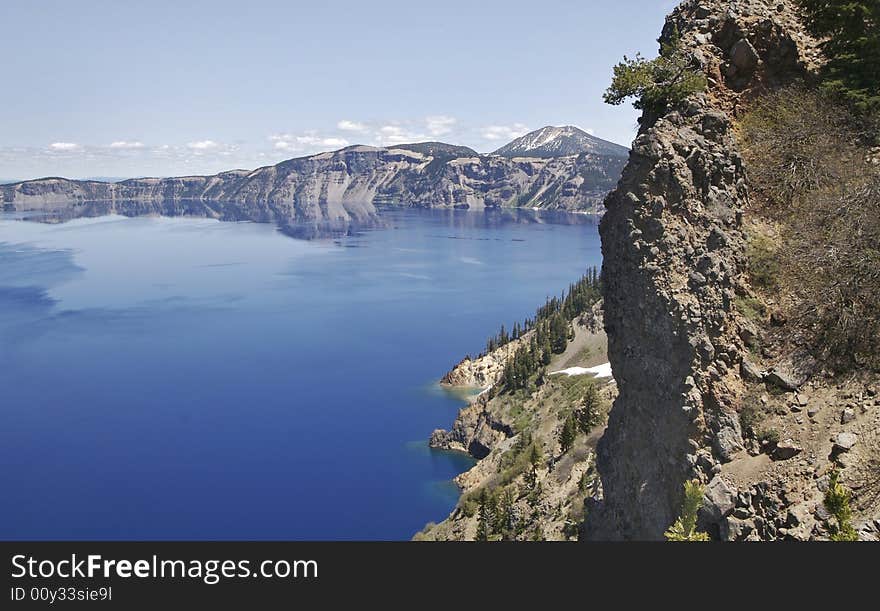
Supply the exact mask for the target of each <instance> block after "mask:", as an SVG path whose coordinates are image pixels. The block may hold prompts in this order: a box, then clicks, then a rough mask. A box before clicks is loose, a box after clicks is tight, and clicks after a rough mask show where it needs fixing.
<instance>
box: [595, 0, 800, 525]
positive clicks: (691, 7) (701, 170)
mask: <svg viewBox="0 0 880 611" xmlns="http://www.w3.org/2000/svg"><path fill="white" fill-rule="evenodd" d="M676 30H677V31H678V32H679V33H680V35H681V41H682V45H683V46H684V47H685V48H686V49H688V50H690V51H691V53H692V56H693V61H694V64H695V66H701V67H702V69H703V70H705V72H706V73H707V75H708V76H709V79H710V81H709V82H710V86H709V90H708V92H707V93H706V94H703V95H697V96H694V97H692V98H691V99H690V100H689V101H688V102H686V103H685V104H682V105H681V106H680V107H678V108H674V109H672V110H670V111H669V112H667V113H665V114H664V115H663V116H660V117H644V118H643V120H642V121H643V122H642V125H641V129H640V132H639V136H638V138H637V139H636V141H635V143H634V146H633V151H632V155H631V158H630V161H629V164H628V165H627V167H626V169H625V170H624V174H623V177H622V179H621V182H620V185H619V187H618V188H617V190H616V191H614V192H613V193H612V194H611V195H609V197H608V198H607V200H606V202H605V206H606V208H607V213H606V215H605V217H604V219H603V221H602V223H601V226H600V232H601V237H602V248H603V255H604V264H603V270H602V274H603V276H602V277H603V282H604V289H603V292H604V298H605V327H606V331H607V333H608V339H609V358H610V361H611V363H612V366H613V369H614V375H615V378H616V380H617V383H618V388H619V392H620V394H619V397H618V398H617V400H616V402H615V404H614V407H613V409H612V412H611V415H610V419H609V425H608V429H607V431H606V433H605V434H604V436H603V438H602V439H601V441H600V443H599V446H598V451H597V452H598V460H597V463H598V468H599V472H600V475H601V480H602V485H603V494H604V498H603V499H602V500H601V501H596V502H592V503H588V505H589V506H588V508H587V522H586V529H585V532H586V536H587V537H588V538H593V539H661V538H662V535H663V532H664V530H665V529H666V528H667V527H668V526H669V525H670V524H671V523H672V522H673V521H674V519H675V518H676V517H677V515H678V513H679V510H680V506H681V497H682V484H683V482H684V481H685V480H686V479H692V478H697V479H701V480H702V481H704V482H708V481H710V480H711V483H710V484H709V492H708V493H707V507H710V508H714V509H712V511H709V512H708V514H713V512H714V513H717V515H714V514H713V515H708V514H707V515H708V517H707V518H706V519H707V520H708V522H709V523H710V524H707V527H710V528H711V527H717V526H718V523H720V522H721V521H722V520H723V519H724V518H725V517H726V516H728V515H729V514H730V512H731V511H732V510H733V508H734V506H735V504H736V502H735V501H736V494H737V492H736V490H735V488H731V486H729V485H727V484H726V483H725V481H724V480H723V479H720V476H718V473H719V472H720V471H721V468H722V467H721V465H723V464H725V463H728V462H730V461H731V460H732V459H733V458H734V456H735V455H736V454H737V453H738V452H740V451H741V450H742V449H743V445H742V444H743V442H742V435H741V430H740V424H739V418H738V415H737V401H738V396H739V395H740V393H741V392H742V389H743V386H742V379H741V376H740V369H741V363H742V361H743V355H744V354H746V348H745V344H744V340H743V338H744V337H745V336H746V335H747V333H748V325H747V324H745V323H744V321H743V320H741V317H740V316H739V315H738V314H737V310H736V308H735V300H736V298H737V296H738V295H744V294H746V293H747V292H748V286H747V285H746V282H745V280H744V265H745V257H744V249H745V236H744V232H743V208H744V206H745V205H746V203H747V201H748V189H747V183H746V176H745V172H744V168H743V161H742V158H741V156H740V154H739V152H738V151H737V141H736V137H735V133H734V129H733V124H732V119H733V117H734V116H735V115H736V112H737V109H738V107H739V105H740V104H741V103H744V102H745V101H747V100H748V98H749V96H751V95H754V94H756V93H758V92H760V91H761V90H762V89H763V88H765V87H767V86H771V85H774V84H778V83H784V82H786V80H788V79H790V78H793V77H795V76H798V75H803V74H804V73H805V72H806V70H807V68H808V67H809V64H810V62H811V61H813V58H815V44H814V42H813V41H811V40H810V39H809V38H808V37H807V36H806V35H805V34H804V32H803V30H802V28H801V27H800V25H799V24H798V21H797V17H796V14H795V12H794V7H793V3H792V2H790V1H781V0H774V1H772V2H768V1H764V0H740V1H737V2H731V1H722V0H702V1H692V0H689V1H686V2H684V3H682V4H681V5H680V6H679V7H678V8H677V9H676V10H675V11H674V12H673V13H672V15H670V17H669V18H668V20H667V24H666V27H665V29H664V33H663V38H664V39H666V40H669V39H670V38H671V36H672V35H673V32H674V31H676ZM722 497H723V498H722ZM713 498H715V499H716V500H717V499H719V498H721V499H722V501H723V502H722V504H724V505H725V507H724V508H723V509H722V510H718V511H716V509H717V506H718V504H717V503H715V504H713V503H712V499H713ZM731 499H733V500H732V501H731ZM728 501H731V504H730V507H726V504H727V503H728ZM715 532H716V534H717V532H718V531H717V530H716V531H715Z"/></svg>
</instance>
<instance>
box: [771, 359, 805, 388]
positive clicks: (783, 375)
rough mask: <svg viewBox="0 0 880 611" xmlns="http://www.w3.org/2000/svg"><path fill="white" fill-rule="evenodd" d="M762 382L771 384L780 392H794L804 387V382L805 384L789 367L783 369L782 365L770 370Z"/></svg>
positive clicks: (800, 376)
mask: <svg viewBox="0 0 880 611" xmlns="http://www.w3.org/2000/svg"><path fill="white" fill-rule="evenodd" d="M764 380H765V381H766V382H767V383H768V384H772V385H773V386H777V387H779V388H781V389H782V390H787V391H788V392H794V391H796V390H797V389H798V388H800V387H801V386H803V385H804V382H806V379H805V378H804V376H802V375H800V374H798V373H796V372H795V371H793V370H792V369H791V368H790V367H785V366H782V365H779V366H776V367H774V368H773V369H771V370H770V371H769V372H768V373H767V375H766V376H765V377H764Z"/></svg>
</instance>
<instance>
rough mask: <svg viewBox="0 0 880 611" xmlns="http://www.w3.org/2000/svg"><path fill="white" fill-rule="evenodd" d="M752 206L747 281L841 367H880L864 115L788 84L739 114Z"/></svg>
mask: <svg viewBox="0 0 880 611" xmlns="http://www.w3.org/2000/svg"><path fill="white" fill-rule="evenodd" d="M740 128H741V131H742V135H743V141H744V143H745V156H746V163H747V167H748V170H749V176H750V182H751V186H752V193H753V199H754V205H755V206H756V212H758V213H759V215H760V216H761V217H763V218H764V219H765V220H766V221H767V224H768V225H769V226H772V227H773V228H774V229H773V231H772V232H769V231H767V232H764V233H763V234H762V233H761V229H760V228H755V230H754V231H753V235H752V237H751V240H750V246H749V249H748V252H747V255H748V263H749V268H750V273H751V276H752V284H753V286H754V287H755V288H757V289H759V290H764V291H767V294H768V295H772V297H773V298H774V299H775V300H777V301H780V300H779V297H780V296H782V297H783V299H782V300H781V301H782V302H783V304H782V305H783V306H784V307H785V308H786V309H787V312H786V315H787V317H788V318H789V319H790V320H791V321H792V322H793V323H794V324H795V325H796V326H797V327H799V328H801V329H803V330H805V331H806V332H807V333H808V335H810V336H811V339H812V342H811V343H812V344H813V345H814V346H815V347H816V352H817V356H822V357H824V358H825V359H826V360H827V361H828V362H829V364H831V365H832V366H834V367H836V368H837V369H839V370H847V369H852V368H854V367H861V366H865V365H869V366H870V365H875V366H876V365H880V172H878V170H877V166H876V165H874V164H873V163H872V162H871V160H870V155H869V150H868V148H867V147H866V145H865V141H866V139H865V123H864V121H862V120H860V119H858V118H856V117H855V116H854V115H853V114H852V113H851V112H849V110H848V107H847V106H846V105H844V104H842V103H840V102H839V101H838V99H837V98H835V97H832V96H830V95H829V94H827V93H823V92H820V91H817V90H810V89H806V88H788V89H783V90H780V91H777V92H774V93H771V94H768V95H766V96H764V97H763V98H761V99H760V100H758V101H757V102H756V103H755V104H754V105H753V107H752V108H751V110H750V112H748V113H747V114H746V115H745V116H744V117H743V118H742V120H741V123H740Z"/></svg>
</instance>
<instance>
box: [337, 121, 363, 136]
mask: <svg viewBox="0 0 880 611" xmlns="http://www.w3.org/2000/svg"><path fill="white" fill-rule="evenodd" d="M336 129H341V130H342V131H344V132H361V133H362V132H365V131H368V130H369V129H370V128H369V126H368V125H367V124H366V123H358V122H357V121H349V120H348V119H343V120H342V121H340V122H339V123H337V124H336Z"/></svg>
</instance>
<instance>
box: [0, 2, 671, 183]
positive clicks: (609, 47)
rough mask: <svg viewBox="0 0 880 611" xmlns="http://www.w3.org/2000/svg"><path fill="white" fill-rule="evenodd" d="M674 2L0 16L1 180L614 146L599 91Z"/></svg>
mask: <svg viewBox="0 0 880 611" xmlns="http://www.w3.org/2000/svg"><path fill="white" fill-rule="evenodd" d="M675 4H676V2H675V0H662V1H659V2H658V1H657V0H622V1H621V2H617V3H614V4H613V5H609V4H608V3H606V2H598V1H595V0H590V1H570V0H547V1H545V2H540V3H537V2H519V1H513V2H511V1H507V2H502V1H499V0H488V1H485V2H480V3H474V2H464V1H463V0H449V1H447V2H444V3H442V4H434V5H425V4H423V3H414V2H403V1H402V0H377V1H376V2H371V3H363V2H353V1H350V0H344V1H339V2H335V3H324V4H321V5H319V4H317V3H304V2H280V1H276V0H255V1H254V2H250V3H248V4H247V5H245V6H244V7H243V6H242V5H240V4H238V3H232V2H229V1H228V0H222V1H217V2H204V1H197V2H186V3H180V2H170V1H168V0H160V1H157V2H153V3H150V9H149V10H148V11H147V10H144V9H143V8H142V7H139V6H136V5H133V4H129V3H115V2H105V1H100V0H87V1H83V2H76V3H72V2H64V1H58V0H54V1H47V2H39V3H36V2H26V1H23V0H12V1H8V2H4V3H3V7H2V9H0V17H2V20H3V22H4V23H5V24H7V27H6V28H5V30H4V35H3V37H0V53H2V54H3V56H4V57H7V58H11V61H9V62H8V63H7V64H6V65H5V66H4V79H5V81H6V82H7V83H14V84H15V86H14V87H12V88H10V89H9V90H8V92H7V94H6V95H4V96H3V97H2V98H0V117H2V121H0V179H6V180H12V179H29V178H37V177H41V176H66V177H70V178H83V177H92V176H115V177H129V176H146V175H152V176H170V175H184V174H210V173H216V172H219V171H222V170H227V169H232V168H255V167H258V166H264V165H270V164H273V163H277V162H279V161H282V160H284V159H289V158H291V157H298V156H302V155H307V154H311V153H316V152H320V151H325V150H333V149H338V148H341V147H343V146H347V145H349V144H369V145H375V146H388V145H393V144H401V143H405V142H417V141H424V140H440V141H444V142H449V143H452V144H461V145H465V146H469V147H471V148H474V149H476V150H477V151H480V152H488V151H492V150H495V149H497V148H498V147H500V146H502V145H503V144H506V143H507V142H508V141H510V140H512V139H513V138H516V137H518V136H520V135H522V134H524V133H526V132H528V131H531V130H533V129H538V128H540V127H543V126H545V125H569V124H570V125H576V126H578V127H580V128H582V129H584V130H586V131H588V132H590V133H592V134H594V135H596V136H598V137H600V138H604V139H606V140H610V141H612V142H617V143H620V144H624V145H628V144H629V143H630V141H631V140H632V137H633V135H634V133H635V128H636V116H637V115H636V112H635V111H633V110H632V109H631V108H629V107H616V108H615V107H609V106H606V105H604V104H603V102H602V97H601V96H602V92H603V91H604V89H605V87H606V86H607V84H608V82H609V81H610V77H611V67H612V66H613V65H614V64H615V63H616V62H617V61H619V60H620V58H621V57H622V56H623V55H630V56H632V55H635V53H636V52H641V53H642V54H643V55H646V56H649V57H650V56H654V55H656V52H657V48H656V47H657V45H656V42H655V40H656V38H657V35H658V34H659V32H660V29H661V27H662V24H663V18H664V16H665V15H666V14H667V13H668V12H669V11H670V10H671V9H672V8H673V6H674V5H675Z"/></svg>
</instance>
